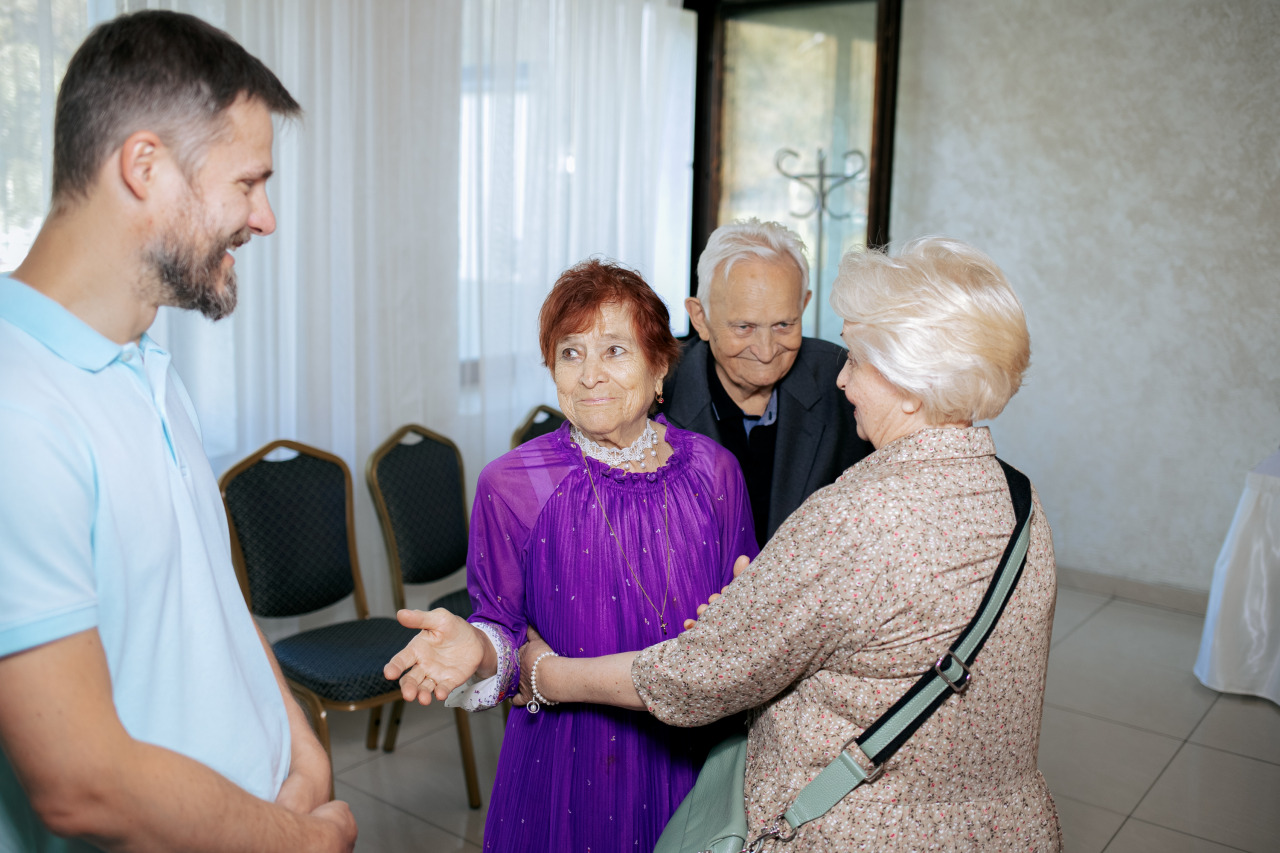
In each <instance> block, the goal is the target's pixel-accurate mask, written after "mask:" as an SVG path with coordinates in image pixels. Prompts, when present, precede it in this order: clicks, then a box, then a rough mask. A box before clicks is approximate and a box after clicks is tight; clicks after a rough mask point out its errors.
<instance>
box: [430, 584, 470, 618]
mask: <svg viewBox="0 0 1280 853" xmlns="http://www.w3.org/2000/svg"><path fill="white" fill-rule="evenodd" d="M437 607H443V608H444V609H445V610H448V611H449V612H450V613H452V614H453V615H454V616H457V617H459V618H461V619H466V618H468V617H469V616H471V614H472V613H473V612H474V611H473V610H472V608H471V596H469V595H467V591H466V590H465V589H460V590H458V591H457V592H451V593H449V594H448V595H442V596H440V597H439V598H437V599H436V600H435V601H433V602H431V609H432V610H434V609H436V608H437Z"/></svg>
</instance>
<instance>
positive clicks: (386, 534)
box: [365, 424, 467, 608]
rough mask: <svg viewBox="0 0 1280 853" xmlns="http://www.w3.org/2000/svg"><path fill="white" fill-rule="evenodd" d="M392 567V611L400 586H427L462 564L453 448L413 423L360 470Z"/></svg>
mask: <svg viewBox="0 0 1280 853" xmlns="http://www.w3.org/2000/svg"><path fill="white" fill-rule="evenodd" d="M365 476H366V479H367V480H368V482H369V492H370V494H372V495H373V503H374V506H376V507H377V509H378V518H379V519H380V520H381V522H382V535H383V538H384V539H385V540H386V543H387V559H388V560H389V561H390V563H391V582H392V586H393V591H394V593H395V598H396V607H397V608H400V607H403V606H404V584H406V583H428V582H430V581H435V580H440V579H441V578H444V577H447V576H449V575H451V574H453V573H454V572H455V571H457V570H458V569H460V568H462V567H463V566H464V565H466V562H467V493H466V484H465V481H464V479H463V472H462V454H461V453H459V452H458V446H457V445H456V444H454V443H453V442H452V441H450V440H449V439H448V438H445V437H444V436H443V435H440V434H439V433H435V432H432V431H431V430H429V429H427V428H426V427H422V426H418V425H417V424H408V425H407V426H403V427H401V428H400V429H398V430H396V431H395V433H393V434H392V436H391V437H390V438H388V439H387V440H386V441H384V442H383V443H382V445H381V446H379V447H378V449H377V450H375V451H373V455H371V456H370V457H369V464H368V467H367V469H366V471H365Z"/></svg>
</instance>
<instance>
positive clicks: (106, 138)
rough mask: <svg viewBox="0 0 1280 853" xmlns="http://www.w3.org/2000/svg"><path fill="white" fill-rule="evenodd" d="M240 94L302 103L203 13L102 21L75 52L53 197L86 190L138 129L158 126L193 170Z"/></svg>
mask: <svg viewBox="0 0 1280 853" xmlns="http://www.w3.org/2000/svg"><path fill="white" fill-rule="evenodd" d="M241 97H248V98H253V99H257V100H259V101H261V102H262V103H263V104H264V105H265V106H266V107H267V108H268V109H269V110H271V112H273V113H278V114H281V115H284V116H289V117H293V116H297V115H299V114H300V113H301V112H302V108H301V107H299V106H298V102H297V101H295V100H294V99H293V96H292V95H290V94H289V92H288V90H287V89H285V87H284V85H283V84H282V83H281V82H280V80H279V79H278V78H277V77H276V75H275V74H273V73H272V72H271V70H270V69H269V68H267V66H265V65H263V64H262V62H261V61H260V60H258V59H256V58H255V57H253V56H251V55H250V54H249V52H248V51H246V50H245V49H244V48H243V47H241V46H240V45H239V43H237V42H236V40H235V39H233V38H232V37H231V36H229V35H227V34H226V33H225V32H223V31H222V30H220V29H218V28H217V27H214V26H213V25H211V24H208V23H206V22H205V21H202V20H200V19H199V18H196V17H193V16H191V15H183V14H180V13H177V12H168V11H161V10H148V11H142V12H135V13H133V14H128V15H121V16H120V17H118V18H115V19H114V20H111V21H107V22H106V23H104V24H101V25H99V26H98V27H96V28H95V29H94V31H93V32H91V33H90V34H89V37H88V38H86V39H85V40H84V44H82V45H80V48H79V50H77V51H76V52H75V55H74V56H72V57H71V62H70V64H69V65H68V66H67V73H66V76H65V77H63V79H62V86H61V88H60V89H59V90H58V108H57V113H56V115H55V117H54V125H53V203H54V207H55V208H56V207H58V206H60V205H62V204H65V203H67V202H69V201H71V200H73V199H75V198H77V197H80V198H83V197H84V196H85V195H87V194H88V191H89V188H90V186H91V185H92V183H93V179H94V177H95V175H96V174H97V172H98V170H99V169H100V168H101V166H102V164H103V162H104V161H105V160H106V159H107V157H108V156H109V155H110V154H111V152H113V151H115V150H116V149H117V148H119V147H120V146H121V145H123V144H124V141H125V140H126V139H128V137H129V135H130V134H131V133H135V132H137V131H139V130H144V129H145V130H151V131H153V132H154V133H156V135H158V136H159V137H160V138H161V140H162V141H163V142H164V143H165V145H166V146H168V147H169V148H171V149H172V150H173V151H174V156H175V158H176V159H177V161H178V164H179V166H180V167H181V168H182V170H183V173H184V174H186V175H188V176H190V175H191V174H193V173H194V171H195V169H196V168H197V167H198V162H199V160H200V158H201V157H202V156H203V154H204V152H205V151H206V150H207V148H208V144H209V143H210V142H212V141H214V140H215V139H216V138H217V136H218V134H219V133H220V132H221V131H222V130H223V126H224V123H225V115H224V112H225V110H226V109H227V108H228V107H230V106H231V105H232V104H233V103H235V102H236V100H237V99H239V98H241Z"/></svg>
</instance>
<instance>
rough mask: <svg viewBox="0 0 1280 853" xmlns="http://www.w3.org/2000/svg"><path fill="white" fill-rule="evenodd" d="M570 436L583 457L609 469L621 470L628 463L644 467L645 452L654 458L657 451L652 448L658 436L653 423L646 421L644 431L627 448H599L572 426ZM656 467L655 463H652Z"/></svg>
mask: <svg viewBox="0 0 1280 853" xmlns="http://www.w3.org/2000/svg"><path fill="white" fill-rule="evenodd" d="M569 434H570V436H572V438H573V440H574V441H575V442H577V444H578V448H579V449H580V450H581V451H582V453H583V455H585V456H590V457H591V458H592V459H597V460H599V461H601V462H603V463H604V464H606V465H608V466H609V467H610V468H621V467H622V466H623V465H626V464H627V463H628V462H636V463H639V466H640V467H641V468H643V467H645V462H646V461H647V460H646V459H645V451H646V450H647V451H649V456H651V457H656V456H657V455H658V451H656V450H653V449H652V448H653V447H654V446H655V445H656V444H657V443H658V434H657V433H656V432H654V429H653V422H652V421H649V420H646V421H645V423H644V431H643V432H641V433H640V435H639V436H638V437H637V438H636V440H635V441H633V442H631V445H630V446H629V447H601V446H600V445H598V444H596V443H595V442H594V441H592V440H591V439H589V438H587V437H586V435H584V434H583V432H582V430H580V429H578V427H577V426H574V427H573V428H572V429H571V430H570V433H569ZM654 467H655V468H656V467H657V463H656V462H655V463H654Z"/></svg>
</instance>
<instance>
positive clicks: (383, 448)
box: [365, 424, 480, 809]
mask: <svg viewBox="0 0 1280 853" xmlns="http://www.w3.org/2000/svg"><path fill="white" fill-rule="evenodd" d="M410 433H414V434H416V435H419V436H421V437H422V438H424V439H430V440H431V441H435V442H438V443H440V444H445V445H448V446H449V447H451V448H452V449H453V452H454V455H455V456H457V458H458V472H459V474H463V472H465V470H466V469H465V468H464V467H463V465H462V454H461V453H460V452H459V451H458V445H456V444H454V442H453V441H452V440H451V439H449V438H448V436H444V435H441V434H440V433H438V432H434V431H432V430H429V429H427V428H426V427H424V426H419V425H418V424H406V425H404V426H402V427H400V428H399V429H398V430H396V431H395V432H394V433H392V434H391V437H390V438H388V439H387V440H386V441H384V442H382V444H380V445H378V447H377V449H375V450H374V451H373V453H372V454H370V456H369V461H368V462H367V463H366V464H365V479H366V481H367V482H368V484H369V493H370V494H371V495H372V496H373V504H374V507H375V508H376V509H377V511H378V521H379V522H380V523H381V525H382V541H383V542H384V543H385V544H386V546H387V562H388V563H389V564H390V566H391V591H392V596H393V598H394V599H395V605H396V610H400V609H402V608H403V607H404V606H405V600H404V574H403V572H402V570H401V565H400V549H399V547H398V546H397V545H396V536H395V529H394V528H393V526H392V524H391V513H390V512H388V510H387V503H386V500H385V499H384V498H383V496H382V488H381V487H380V486H379V485H378V465H379V463H381V462H382V460H383V458H384V457H385V456H386V455H387V454H388V453H389V452H391V451H392V450H393V449H395V448H396V447H398V446H400V444H401V443H402V442H403V441H404V438H405V436H407V435H409V434H410ZM458 486H459V492H460V495H459V499H460V500H461V501H462V505H463V506H464V507H465V506H466V501H467V487H466V479H465V475H464V476H462V477H460V478H459V484H458ZM463 518H464V520H465V518H466V513H465V512H464V514H463ZM469 526H470V525H469V523H468V528H469ZM403 715H404V700H403V699H399V698H398V699H397V700H396V702H395V704H394V705H392V707H391V720H390V722H389V723H388V725H387V734H386V743H385V745H384V746H383V749H384V750H385V751H386V752H390V751H391V750H392V749H394V748H395V741H396V735H397V733H398V732H399V730H400V719H401V717H402V716H403ZM453 721H454V724H455V725H456V726H457V729H458V748H459V750H460V751H461V752H462V772H463V775H464V776H465V777H466V781H467V804H468V805H469V806H470V807H471V808H473V809H478V808H480V776H479V773H478V772H477V771H476V753H475V744H474V742H473V740H472V737H471V717H470V715H469V714H468V712H466V711H464V710H462V709H461V708H454V709H453Z"/></svg>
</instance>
